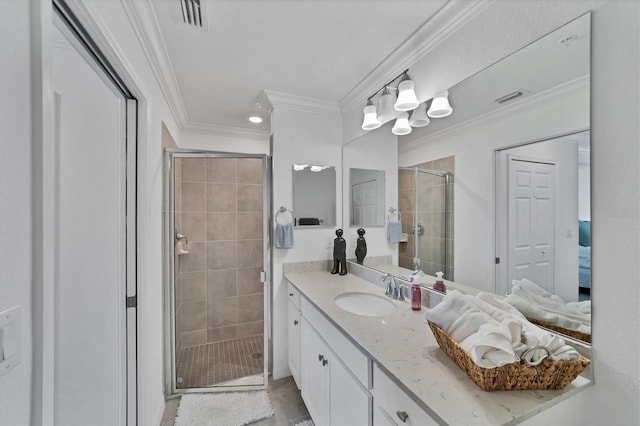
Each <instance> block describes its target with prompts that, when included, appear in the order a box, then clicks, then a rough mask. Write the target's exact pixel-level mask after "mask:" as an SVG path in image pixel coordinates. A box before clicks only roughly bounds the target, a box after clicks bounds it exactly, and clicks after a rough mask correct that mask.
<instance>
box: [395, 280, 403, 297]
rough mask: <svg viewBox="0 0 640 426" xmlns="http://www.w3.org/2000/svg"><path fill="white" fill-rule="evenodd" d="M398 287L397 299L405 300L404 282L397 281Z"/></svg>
mask: <svg viewBox="0 0 640 426" xmlns="http://www.w3.org/2000/svg"><path fill="white" fill-rule="evenodd" d="M396 289H397V293H396V299H398V300H399V301H400V302H404V286H403V285H402V284H399V283H396Z"/></svg>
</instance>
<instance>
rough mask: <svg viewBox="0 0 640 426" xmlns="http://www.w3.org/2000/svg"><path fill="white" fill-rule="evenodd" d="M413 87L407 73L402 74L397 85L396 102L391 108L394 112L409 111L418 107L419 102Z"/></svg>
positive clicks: (413, 84)
mask: <svg viewBox="0 0 640 426" xmlns="http://www.w3.org/2000/svg"><path fill="white" fill-rule="evenodd" d="M415 86H416V85H415V83H414V82H413V80H411V79H410V78H409V75H408V74H407V72H406V71H405V72H403V73H402V79H401V80H400V84H398V100H397V101H396V103H395V105H394V106H393V107H394V108H395V109H396V111H411V110H414V109H416V108H417V107H418V105H419V104H420V102H418V98H417V97H416V91H415Z"/></svg>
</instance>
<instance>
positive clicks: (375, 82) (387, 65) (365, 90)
mask: <svg viewBox="0 0 640 426" xmlns="http://www.w3.org/2000/svg"><path fill="white" fill-rule="evenodd" d="M494 1H495V0H479V1H467V0H452V1H449V2H447V3H446V4H445V5H444V6H442V7H441V8H440V9H439V10H438V11H437V12H436V13H435V14H434V15H433V16H432V17H431V18H429V19H428V20H427V21H426V22H424V23H423V24H422V26H420V28H418V29H417V30H416V31H415V32H414V33H413V34H411V35H410V36H409V37H408V38H407V39H406V40H405V41H404V42H402V44H400V46H398V47H397V48H396V49H395V50H394V51H393V52H392V53H391V54H390V55H389V56H387V57H386V58H385V59H384V60H383V61H382V62H381V63H380V64H379V65H378V66H377V67H376V68H374V69H373V70H372V71H371V72H370V73H369V74H368V75H367V76H366V77H365V78H364V79H362V80H361V81H360V82H359V83H358V84H357V85H356V86H355V87H354V88H353V89H351V90H350V91H349V93H347V94H346V95H345V96H344V97H343V98H342V99H341V100H340V101H339V102H338V104H339V105H340V109H341V110H343V111H350V110H352V109H354V108H359V107H362V106H363V105H364V103H365V100H366V99H367V98H368V97H369V96H371V94H373V93H374V92H375V91H376V90H378V89H380V88H381V87H382V85H383V84H384V83H385V82H386V81H389V80H390V79H391V78H393V77H394V76H397V75H399V74H400V73H401V72H402V71H403V70H405V69H407V68H410V67H411V66H412V65H413V64H415V63H416V62H417V61H418V60H419V59H421V58H422V57H424V56H425V55H427V54H428V53H429V52H430V51H432V50H433V49H434V48H436V47H437V46H438V45H440V44H441V43H442V42H443V41H445V40H446V39H447V38H449V37H450V36H451V35H452V34H454V33H455V32H456V31H458V30H459V29H460V28H461V27H463V26H464V25H465V24H467V23H468V22H469V21H470V20H472V19H473V18H474V17H475V16H476V15H478V14H479V13H481V12H482V11H483V10H484V9H486V8H487V7H488V6H489V5H490V4H491V3H493V2H494Z"/></svg>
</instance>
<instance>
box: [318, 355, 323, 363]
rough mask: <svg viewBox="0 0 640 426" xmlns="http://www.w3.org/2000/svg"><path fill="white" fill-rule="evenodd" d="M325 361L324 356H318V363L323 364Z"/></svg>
mask: <svg viewBox="0 0 640 426" xmlns="http://www.w3.org/2000/svg"><path fill="white" fill-rule="evenodd" d="M323 360H324V355H320V354H318V361H320V362H322V361H323Z"/></svg>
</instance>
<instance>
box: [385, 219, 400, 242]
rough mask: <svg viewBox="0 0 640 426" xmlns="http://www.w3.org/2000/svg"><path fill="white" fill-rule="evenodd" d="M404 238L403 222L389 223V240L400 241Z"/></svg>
mask: <svg viewBox="0 0 640 426" xmlns="http://www.w3.org/2000/svg"><path fill="white" fill-rule="evenodd" d="M401 239H402V222H401V221H397V222H389V223H388V224H387V241H388V242H390V243H398V242H400V240H401Z"/></svg>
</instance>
